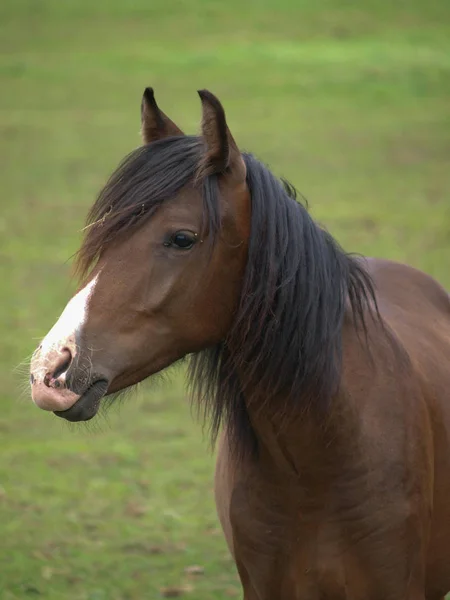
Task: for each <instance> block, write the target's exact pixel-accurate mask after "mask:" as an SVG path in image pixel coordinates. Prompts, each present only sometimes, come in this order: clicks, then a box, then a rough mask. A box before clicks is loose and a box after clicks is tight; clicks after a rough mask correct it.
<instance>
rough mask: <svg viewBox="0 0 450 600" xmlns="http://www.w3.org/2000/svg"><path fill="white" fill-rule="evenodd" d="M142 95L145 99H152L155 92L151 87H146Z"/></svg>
mask: <svg viewBox="0 0 450 600" xmlns="http://www.w3.org/2000/svg"><path fill="white" fill-rule="evenodd" d="M143 97H144V98H147V99H152V98H154V97H155V92H154V90H153V88H152V87H146V88H145V90H144V93H143Z"/></svg>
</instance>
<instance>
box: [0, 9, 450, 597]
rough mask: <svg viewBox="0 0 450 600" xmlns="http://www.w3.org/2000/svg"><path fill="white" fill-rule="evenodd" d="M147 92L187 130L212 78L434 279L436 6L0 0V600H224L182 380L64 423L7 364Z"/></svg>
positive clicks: (440, 52) (254, 140)
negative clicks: (88, 421)
mask: <svg viewBox="0 0 450 600" xmlns="http://www.w3.org/2000/svg"><path fill="white" fill-rule="evenodd" d="M146 85H153V86H154V87H155V88H156V93H157V98H158V101H159V103H160V105H161V106H162V108H163V110H164V111H166V112H167V113H169V114H170V116H171V117H172V118H173V119H174V120H175V121H176V122H177V123H178V124H179V125H180V126H181V127H182V128H184V129H185V130H186V131H189V132H195V131H196V130H198V124H199V116H200V106H199V99H198V97H197V95H196V90H197V89H199V88H204V87H206V88H209V89H210V90H211V91H213V92H215V93H216V94H217V95H218V96H219V97H220V98H221V100H222V101H223V103H224V105H225V108H226V110H227V115H228V120H229V124H230V126H231V128H232V131H233V133H234V135H235V138H236V139H237V141H238V142H239V144H240V145H241V147H243V148H245V149H247V150H251V151H253V152H255V153H256V154H257V155H258V156H259V157H260V158H262V159H263V160H265V161H266V162H268V163H269V164H270V165H271V167H272V168H273V170H274V171H275V172H276V173H277V174H279V175H283V176H285V177H287V178H288V179H290V180H291V181H292V182H293V183H294V184H295V185H296V186H297V187H298V189H299V191H300V192H301V193H302V194H304V196H306V197H307V198H308V199H309V201H310V205H311V210H312V212H313V214H314V216H316V217H317V218H318V219H319V220H320V221H321V222H323V223H324V224H325V225H326V226H327V227H328V228H329V229H330V230H331V231H332V232H333V233H334V234H335V236H336V237H337V238H338V239H339V241H340V242H341V243H342V244H343V245H344V246H345V248H346V249H348V250H352V251H358V252H362V253H366V254H370V255H376V256H385V257H390V258H394V259H399V260H402V261H407V262H409V263H411V264H413V265H415V266H417V267H420V268H422V269H424V270H425V271H427V272H428V273H430V274H431V275H433V276H435V277H437V278H438V279H439V280H440V281H441V282H442V283H443V284H445V285H447V286H448V287H450V195H449V189H450V164H449V157H450V104H449V97H450V4H449V2H448V0H427V2H422V1H421V0H410V1H409V2H406V1H398V2H391V1H388V0H363V1H361V2H356V1H353V2H352V1H350V0H323V1H322V2H315V1H314V0H298V1H295V0H260V1H258V2H257V1H256V0H248V1H247V2H242V1H238V0H228V1H227V2H221V1H212V0H208V1H207V0H193V1H192V2H185V1H182V0H172V1H171V2H167V1H165V2H163V1H162V0H151V1H149V0H134V1H132V0H130V1H129V2H124V1H123V0H122V1H118V0H110V1H107V0H97V1H96V2H91V1H88V0H77V1H76V2H75V1H73V2H71V1H70V0H67V1H64V2H63V1H61V0H2V3H1V5H0V86H1V93H0V155H1V163H0V164H1V167H0V168H1V194H0V202H1V212H0V281H1V285H0V306H1V308H0V339H1V342H0V365H1V367H0V384H1V385H0V393H1V412H0V444H1V455H0V456H1V457H0V600H12V599H26V598H43V599H45V600H47V599H48V600H61V599H70V600H137V599H139V600H142V599H147V598H149V599H153V598H158V597H160V596H161V594H166V595H169V594H170V593H171V592H172V593H173V594H176V593H178V594H180V595H182V596H184V595H186V596H187V597H192V598H195V599H196V600H206V599H211V598H214V599H221V600H223V599H226V598H230V597H240V587H239V585H238V582H237V578H236V575H235V571H234V567H233V564H232V562H231V560H230V559H229V557H228V553H227V551H226V548H225V544H224V541H223V538H222V535H221V533H220V531H219V529H218V523H217V519H216V515H215V510H214V505H213V497H212V474H213V467H214V457H213V456H212V455H211V454H210V453H208V451H207V450H208V446H207V441H206V440H205V439H203V437H202V429H201V426H200V424H198V423H195V421H194V420H193V419H192V418H191V415H190V409H189V405H188V403H187V401H186V396H185V392H184V388H183V378H182V373H174V374H172V376H171V377H170V378H169V379H168V382H166V383H164V384H162V383H161V384H158V385H155V386H151V385H150V386H145V387H143V388H142V390H141V391H140V393H139V394H137V395H136V397H135V398H134V399H131V400H129V401H128V402H127V403H126V404H124V405H122V406H121V408H120V410H112V411H111V412H110V413H109V415H108V416H107V417H103V418H101V419H100V420H97V421H96V422H95V423H93V425H91V426H90V427H86V426H71V427H69V426H68V425H67V424H65V423H63V422H61V421H60V420H59V419H57V418H56V417H53V416H52V415H50V414H45V413H43V412H41V411H39V410H38V409H36V408H35V407H34V406H33V405H32V403H31V401H30V400H29V397H28V391H27V390H26V391H25V392H24V391H23V388H22V381H25V380H26V374H25V375H22V371H21V369H20V368H19V369H16V370H14V368H15V367H16V365H18V364H19V363H20V362H21V361H22V360H23V359H24V358H25V357H26V356H27V355H29V354H30V353H31V352H32V350H33V348H34V346H35V344H36V342H37V339H38V338H39V337H40V336H42V335H43V334H45V333H46V332H47V330H48V328H49V327H50V326H51V325H52V324H53V322H54V321H55V319H56V317H57V316H58V315H59V313H60V311H61V309H62V308H63V306H64V304H65V302H66V301H67V299H68V297H69V296H70V293H71V291H72V289H73V283H71V282H70V279H69V271H70V257H71V255H72V254H73V252H74V251H75V250H76V249H77V247H78V244H79V241H80V235H81V234H80V230H81V228H82V226H83V222H84V218H85V214H86V212H87V209H88V207H89V206H90V205H91V203H92V202H93V200H94V197H95V194H96V193H97V191H98V190H99V188H100V187H101V185H102V184H103V182H104V181H105V179H106V177H107V176H108V175H109V173H110V172H111V170H112V169H113V168H114V167H115V166H116V164H117V162H118V161H119V160H120V159H121V158H122V156H123V155H124V154H125V153H127V152H128V151H129V150H130V149H132V148H134V147H136V146H137V145H138V144H139V137H138V131H139V104H140V98H141V94H142V91H143V88H144V87H145V86H146ZM25 372H26V368H25ZM449 552H450V549H449ZM195 565H198V566H200V567H201V571H202V572H201V573H195V572H194V573H192V572H191V571H192V569H191V570H189V567H192V566H195ZM186 569H187V571H186ZM194 571H196V570H195V569H194ZM170 588H172V590H171V589H170Z"/></svg>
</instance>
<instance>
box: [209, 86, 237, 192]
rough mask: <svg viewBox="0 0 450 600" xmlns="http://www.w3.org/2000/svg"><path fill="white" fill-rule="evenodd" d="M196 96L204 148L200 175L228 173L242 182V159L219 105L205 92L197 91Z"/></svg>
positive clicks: (212, 96) (213, 97) (211, 95)
mask: <svg viewBox="0 0 450 600" xmlns="http://www.w3.org/2000/svg"><path fill="white" fill-rule="evenodd" d="M198 95H199V96H200V99H201V101H202V111H203V115H202V137H203V140H204V142H205V146H206V150H205V154H204V157H203V160H202V163H201V165H200V171H201V173H202V175H210V174H212V173H217V174H225V173H229V174H230V175H232V176H233V178H234V179H236V180H239V181H244V180H245V176H246V168H245V163H244V159H243V158H242V154H241V153H240V151H239V148H238V147H237V145H236V142H235V141H234V139H233V136H232V135H231V133H230V130H229V129H228V126H227V122H226V119H225V111H224V110H223V107H222V105H221V103H220V102H219V100H218V99H217V98H216V97H215V96H214V95H213V94H211V92H208V91H207V90H199V92H198Z"/></svg>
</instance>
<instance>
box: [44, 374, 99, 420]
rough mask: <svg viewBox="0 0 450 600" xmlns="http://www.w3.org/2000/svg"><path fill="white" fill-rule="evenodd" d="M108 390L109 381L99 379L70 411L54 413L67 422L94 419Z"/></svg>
mask: <svg viewBox="0 0 450 600" xmlns="http://www.w3.org/2000/svg"><path fill="white" fill-rule="evenodd" d="M107 389H108V381H106V380H105V379H99V380H98V381H96V382H95V383H93V384H92V385H91V386H90V387H89V389H88V390H87V391H86V392H85V393H84V394H83V395H82V396H81V398H80V399H79V400H77V402H75V404H74V405H73V406H71V407H70V408H69V409H67V410H61V411H53V413H54V414H55V415H56V416H57V417H61V418H63V419H66V420H67V421H72V422H77V421H89V419H92V417H95V415H96V414H97V412H98V409H99V407H100V401H101V399H102V398H103V396H104V395H105V394H106V391H107Z"/></svg>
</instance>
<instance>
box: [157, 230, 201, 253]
mask: <svg viewBox="0 0 450 600" xmlns="http://www.w3.org/2000/svg"><path fill="white" fill-rule="evenodd" d="M196 241H197V234H196V233H193V232H192V231H177V232H176V233H174V234H173V235H172V237H171V238H170V239H169V240H167V242H164V245H165V246H171V247H172V248H178V249H179V250H189V249H190V248H192V246H193V245H194V244H195V242H196Z"/></svg>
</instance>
